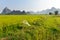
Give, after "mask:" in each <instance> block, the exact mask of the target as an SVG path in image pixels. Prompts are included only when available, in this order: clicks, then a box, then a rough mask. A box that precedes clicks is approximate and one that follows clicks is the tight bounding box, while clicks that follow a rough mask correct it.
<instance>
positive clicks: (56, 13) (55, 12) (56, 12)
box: [49, 11, 59, 15]
mask: <svg viewBox="0 0 60 40" xmlns="http://www.w3.org/2000/svg"><path fill="white" fill-rule="evenodd" d="M58 13H59V12H58V11H54V14H55V15H58ZM52 14H53V13H52V12H49V15H52Z"/></svg>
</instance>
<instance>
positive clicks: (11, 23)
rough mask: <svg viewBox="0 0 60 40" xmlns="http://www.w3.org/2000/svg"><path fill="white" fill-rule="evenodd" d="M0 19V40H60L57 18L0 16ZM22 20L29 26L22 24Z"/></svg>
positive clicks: (58, 18) (58, 20)
mask: <svg viewBox="0 0 60 40" xmlns="http://www.w3.org/2000/svg"><path fill="white" fill-rule="evenodd" d="M0 19H1V20H0V40H60V17H58V16H54V15H53V16H49V15H19V16H17V15H15V16H14V15H10V16H8V15H6V16H3V15H1V16H0ZM24 20H26V21H27V22H28V23H29V24H30V25H31V26H28V25H27V24H24V23H22V22H23V21H24Z"/></svg>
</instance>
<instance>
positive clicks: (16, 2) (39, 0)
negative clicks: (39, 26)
mask: <svg viewBox="0 0 60 40" xmlns="http://www.w3.org/2000/svg"><path fill="white" fill-rule="evenodd" d="M59 3H60V0H0V12H1V11H2V10H3V8H4V7H6V6H7V7H8V8H10V9H11V10H13V9H16V10H26V11H41V10H44V9H48V8H51V7H55V8H60V4H59Z"/></svg>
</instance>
